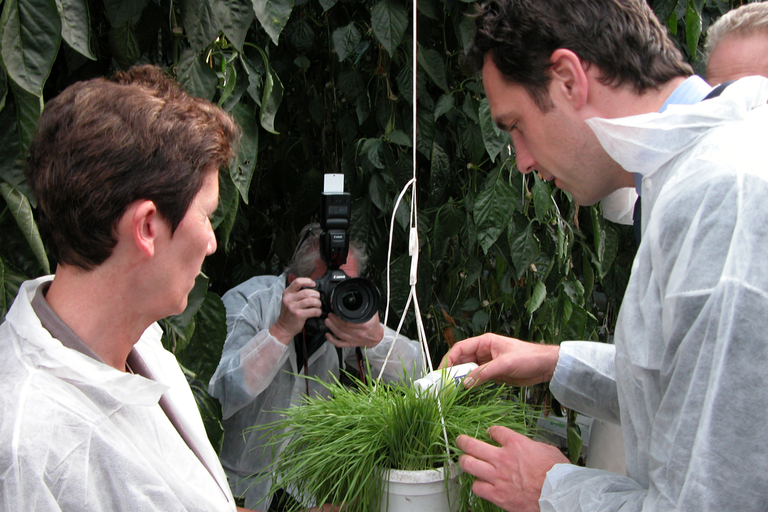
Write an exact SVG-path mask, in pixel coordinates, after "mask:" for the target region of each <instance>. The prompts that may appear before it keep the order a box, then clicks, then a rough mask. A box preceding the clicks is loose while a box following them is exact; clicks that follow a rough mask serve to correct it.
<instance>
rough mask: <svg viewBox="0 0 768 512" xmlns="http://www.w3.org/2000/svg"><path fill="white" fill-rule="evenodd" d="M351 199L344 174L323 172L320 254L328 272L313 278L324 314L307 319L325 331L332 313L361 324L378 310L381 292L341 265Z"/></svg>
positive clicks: (347, 237) (346, 244) (346, 249)
mask: <svg viewBox="0 0 768 512" xmlns="http://www.w3.org/2000/svg"><path fill="white" fill-rule="evenodd" d="M351 211H352V198H351V197H350V195H349V193H347V192H344V175H343V174H326V175H325V184H324V189H323V195H322V198H321V210H320V228H321V229H322V232H321V234H320V256H321V257H322V258H323V261H324V262H325V265H326V267H327V269H328V270H327V271H326V272H325V274H324V275H323V277H321V278H320V279H317V280H315V288H314V289H315V290H317V291H318V292H320V301H321V302H322V309H323V313H322V315H321V316H320V318H310V319H309V320H307V324H308V326H311V327H316V328H317V329H318V330H319V331H320V332H328V328H327V327H326V326H325V323H324V322H323V321H324V320H325V318H327V317H328V313H333V314H335V315H336V316H338V317H339V318H341V319H342V320H344V321H346V322H351V323H354V324H362V323H365V322H367V321H368V320H370V319H371V318H373V316H374V315H375V314H376V312H377V311H378V310H379V302H380V301H381V295H380V294H379V290H378V288H376V285H374V284H373V282H372V281H370V280H369V279H366V278H364V277H349V276H348V275H347V274H346V273H345V272H344V271H343V270H341V268H340V267H341V266H342V265H343V264H345V263H346V262H347V254H348V252H349V219H350V214H351ZM312 324H314V325H312Z"/></svg>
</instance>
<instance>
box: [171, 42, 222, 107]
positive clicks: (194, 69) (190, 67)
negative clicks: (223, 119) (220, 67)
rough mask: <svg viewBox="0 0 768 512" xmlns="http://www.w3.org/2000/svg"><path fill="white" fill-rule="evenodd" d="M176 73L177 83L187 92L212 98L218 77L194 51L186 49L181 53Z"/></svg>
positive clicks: (200, 96)
mask: <svg viewBox="0 0 768 512" xmlns="http://www.w3.org/2000/svg"><path fill="white" fill-rule="evenodd" d="M178 73H179V75H178V80H179V83H181V85H182V86H183V87H184V89H186V90H187V92H188V93H189V94H191V95H192V96H196V97H198V98H204V99H206V100H209V101H210V100H212V99H213V96H214V95H215V94H216V86H217V85H218V84H219V79H218V77H217V76H216V72H215V71H214V70H212V69H211V68H210V66H206V65H205V63H204V62H203V61H202V59H201V58H200V57H199V56H198V55H197V54H196V53H195V52H193V51H192V50H187V51H186V52H185V53H184V54H182V57H181V62H180V63H179V71H178Z"/></svg>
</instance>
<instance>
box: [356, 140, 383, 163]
mask: <svg viewBox="0 0 768 512" xmlns="http://www.w3.org/2000/svg"><path fill="white" fill-rule="evenodd" d="M360 153H361V154H362V155H364V156H365V157H366V158H367V159H368V161H369V162H370V163H371V165H373V166H374V167H375V168H376V169H384V167H385V166H384V144H383V143H382V142H381V139H366V140H365V141H364V142H363V145H362V148H361V149H360Z"/></svg>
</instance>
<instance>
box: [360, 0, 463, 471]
mask: <svg viewBox="0 0 768 512" xmlns="http://www.w3.org/2000/svg"><path fill="white" fill-rule="evenodd" d="M417 20H418V0H413V22H412V23H411V25H412V33H411V37H412V41H413V44H412V45H411V50H412V53H411V66H412V68H411V73H412V76H411V159H412V163H413V177H412V178H411V179H410V180H409V181H408V183H406V184H405V186H404V187H403V190H402V191H401V192H400V195H399V196H398V198H397V201H396V202H395V207H394V209H393V210H392V219H391V222H390V226H389V249H388V251H387V306H386V311H385V313H384V325H387V321H388V320H389V304H390V299H391V294H390V290H391V282H390V279H391V275H390V267H391V265H390V262H391V261H392V240H393V238H394V228H395V215H396V214H397V210H398V208H399V207H400V202H401V201H402V199H403V197H404V196H405V194H406V193H407V192H408V190H409V189H410V191H411V213H410V215H409V232H408V254H409V256H410V257H411V268H410V274H409V280H408V283H409V285H410V292H409V294H408V300H407V302H406V304H405V308H404V309H403V314H402V316H401V317H400V322H399V323H398V326H397V331H395V339H394V340H392V345H391V346H390V347H389V351H388V352H387V357H386V358H385V359H384V364H383V365H382V367H381V370H380V371H379V376H378V378H377V379H376V382H375V383H374V391H375V390H376V387H377V386H378V384H379V381H380V380H381V377H382V375H383V374H384V368H386V366H387V364H388V363H389V358H390V356H391V355H392V350H393V349H394V348H395V343H397V340H398V338H399V336H400V330H401V329H402V327H403V322H404V321H405V317H406V315H407V313H408V310H409V308H410V306H411V303H413V308H414V316H415V317H416V331H417V335H418V338H419V345H420V347H421V354H422V359H421V361H422V370H423V372H424V373H425V374H426V373H427V372H431V371H433V370H434V367H433V366H432V358H431V356H430V354H429V345H428V343H427V334H426V331H425V329H424V322H423V320H422V318H421V308H420V307H419V300H418V296H417V294H416V283H417V282H418V270H419V218H418V209H417V208H416V153H417V147H416V142H417V141H416V132H417V130H416V129H417V126H418V125H417V116H416V100H417V89H416V85H417V84H416V79H417V75H418V47H419V43H418V42H419V39H418V31H417ZM437 407H438V410H439V412H440V423H441V424H442V429H443V440H444V441H445V451H446V453H447V454H448V458H449V460H450V451H451V450H450V444H449V442H448V431H447V430H446V428H445V417H444V415H443V406H442V403H441V402H440V397H439V396H437ZM445 469H446V471H448V468H445Z"/></svg>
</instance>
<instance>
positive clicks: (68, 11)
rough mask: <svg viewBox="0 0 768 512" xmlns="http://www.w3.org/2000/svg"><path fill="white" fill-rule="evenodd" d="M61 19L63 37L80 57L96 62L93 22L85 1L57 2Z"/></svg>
mask: <svg viewBox="0 0 768 512" xmlns="http://www.w3.org/2000/svg"><path fill="white" fill-rule="evenodd" d="M56 7H57V8H58V11H59V17H60V18H61V36H62V37H63V38H64V40H65V41H66V42H67V44H68V45H69V46H70V47H71V48H72V49H73V50H75V51H76V52H78V53H79V54H80V55H83V56H84V57H88V58H89V59H91V60H96V57H95V56H94V55H93V52H91V22H90V19H89V18H88V4H87V2H86V1H85V0H56Z"/></svg>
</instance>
